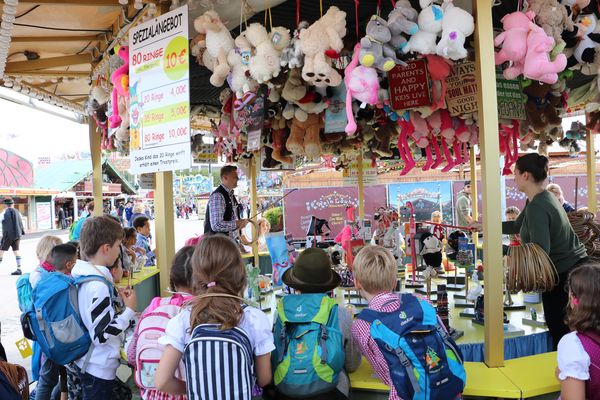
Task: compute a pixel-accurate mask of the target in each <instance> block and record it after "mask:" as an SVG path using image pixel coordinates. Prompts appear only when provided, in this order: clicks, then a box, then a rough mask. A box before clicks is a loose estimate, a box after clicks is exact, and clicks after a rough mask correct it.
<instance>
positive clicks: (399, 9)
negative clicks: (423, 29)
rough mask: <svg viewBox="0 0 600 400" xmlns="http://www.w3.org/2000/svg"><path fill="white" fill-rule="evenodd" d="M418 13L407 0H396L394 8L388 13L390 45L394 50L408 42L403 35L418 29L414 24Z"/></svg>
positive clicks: (400, 48) (415, 31)
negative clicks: (390, 35)
mask: <svg viewBox="0 0 600 400" xmlns="http://www.w3.org/2000/svg"><path fill="white" fill-rule="evenodd" d="M418 17H419V13H418V12H417V10H415V9H414V8H413V7H412V5H411V4H410V1H409V0H398V1H397V2H396V5H395V6H394V9H393V10H392V11H391V12H390V14H389V15H388V19H387V22H388V28H389V29H390V32H391V34H392V39H391V40H390V45H391V46H392V47H393V48H394V49H395V50H402V49H403V48H404V46H406V43H407V42H408V41H407V40H406V38H405V37H404V36H403V34H405V35H414V34H415V33H417V31H418V30H419V25H417V24H416V22H417V18H418Z"/></svg>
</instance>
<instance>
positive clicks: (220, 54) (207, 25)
mask: <svg viewBox="0 0 600 400" xmlns="http://www.w3.org/2000/svg"><path fill="white" fill-rule="evenodd" d="M194 28H195V29H196V32H198V33H199V34H201V35H205V36H206V51H205V53H204V55H203V58H202V61H203V63H204V65H205V66H206V67H207V68H208V69H210V70H211V71H212V75H211V76H210V83H211V84H212V85H213V86H217V87H220V86H222V85H223V83H225V79H226V78H227V74H229V71H230V68H229V64H228V63H227V55H228V54H229V52H230V51H231V49H233V46H234V42H233V38H232V37H231V33H229V30H228V29H227V27H226V26H225V25H224V24H223V22H222V21H221V18H220V17H219V14H217V12H216V11H213V10H209V11H206V12H205V13H204V14H202V15H200V16H199V17H198V18H196V19H195V20H194ZM211 62H212V64H211Z"/></svg>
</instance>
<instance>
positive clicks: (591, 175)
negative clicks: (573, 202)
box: [576, 131, 598, 214]
mask: <svg viewBox="0 0 600 400" xmlns="http://www.w3.org/2000/svg"><path fill="white" fill-rule="evenodd" d="M595 137H596V135H595V134H594V133H593V132H591V131H590V132H588V134H587V137H586V138H585V141H586V150H587V151H586V153H587V156H586V169H587V195H588V204H587V206H588V209H589V210H590V212H593V213H594V214H596V212H598V197H597V195H596V187H597V185H596V151H595V150H596V149H595V148H594V138H595ZM576 195H577V194H576ZM576 197H577V196H576Z"/></svg>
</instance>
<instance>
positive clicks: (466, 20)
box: [436, 0, 475, 60]
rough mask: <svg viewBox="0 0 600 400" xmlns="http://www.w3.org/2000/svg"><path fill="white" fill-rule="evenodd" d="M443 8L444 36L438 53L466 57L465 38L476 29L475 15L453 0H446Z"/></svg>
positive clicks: (448, 56) (460, 57)
mask: <svg viewBox="0 0 600 400" xmlns="http://www.w3.org/2000/svg"><path fill="white" fill-rule="evenodd" d="M442 10H443V12H444V18H443V19H442V38H441V39H440V41H439V42H438V44H437V47H436V51H437V54H438V55H440V56H442V57H445V58H449V59H451V60H460V59H463V58H466V57H467V49H465V40H466V38H467V37H468V36H470V35H471V34H473V31H474V30H475V22H474V20H473V16H472V15H471V14H470V13H468V12H466V11H465V10H463V9H462V8H459V7H456V6H455V5H454V3H453V2H452V0H444V4H443V5H442Z"/></svg>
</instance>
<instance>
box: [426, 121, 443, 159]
mask: <svg viewBox="0 0 600 400" xmlns="http://www.w3.org/2000/svg"><path fill="white" fill-rule="evenodd" d="M427 125H429V128H430V130H429V133H430V136H429V142H430V143H431V147H432V148H433V154H435V157H434V161H433V164H431V168H433V169H436V168H437V167H439V166H440V165H442V162H443V161H444V156H443V155H442V151H441V150H440V145H439V143H438V136H439V135H440V132H441V131H442V115H441V113H440V112H439V111H436V112H434V113H433V114H431V115H430V116H429V117H427Z"/></svg>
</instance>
